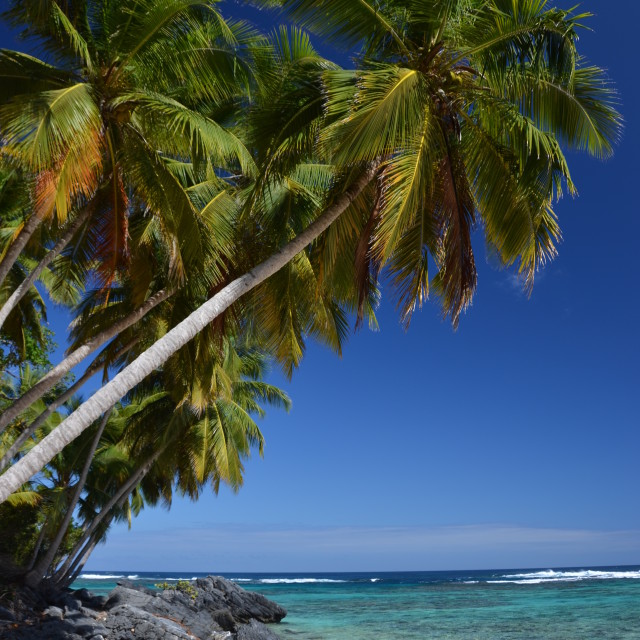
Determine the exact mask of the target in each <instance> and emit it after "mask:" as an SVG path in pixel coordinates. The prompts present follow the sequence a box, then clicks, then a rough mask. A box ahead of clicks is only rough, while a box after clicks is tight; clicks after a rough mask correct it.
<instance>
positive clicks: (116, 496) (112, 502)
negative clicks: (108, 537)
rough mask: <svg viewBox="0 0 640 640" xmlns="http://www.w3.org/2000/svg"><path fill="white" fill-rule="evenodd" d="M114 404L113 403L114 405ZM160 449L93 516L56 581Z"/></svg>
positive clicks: (143, 472) (128, 491) (142, 474)
mask: <svg viewBox="0 0 640 640" xmlns="http://www.w3.org/2000/svg"><path fill="white" fill-rule="evenodd" d="M114 404H115V403H114ZM162 451H163V450H162V449H160V450H158V451H156V452H155V453H154V454H153V455H152V456H150V457H149V458H147V460H146V461H145V463H144V464H143V465H142V466H141V467H138V470H137V471H135V472H134V473H133V475H132V476H131V477H130V478H129V480H127V481H126V482H125V483H124V484H123V485H122V486H121V487H120V489H118V491H117V492H116V493H115V494H114V495H113V496H112V498H111V500H109V502H107V504H105V505H104V507H102V509H100V512H99V513H98V514H97V515H96V516H95V518H94V519H93V520H92V521H91V524H90V525H89V526H88V527H87V528H86V529H85V531H84V533H83V534H82V536H81V537H80V540H78V542H76V545H75V547H74V548H73V550H72V551H71V553H70V554H69V555H68V556H67V559H66V560H65V561H64V563H63V565H62V566H61V567H60V568H59V569H58V571H56V575H55V576H54V578H55V579H56V580H57V579H58V578H57V576H62V575H64V574H65V573H68V572H69V568H70V567H71V565H72V562H73V559H74V558H76V557H77V556H78V554H79V553H80V552H81V551H82V548H83V546H84V545H85V543H86V542H87V540H89V538H90V537H91V535H92V534H93V532H94V531H95V530H96V529H97V528H98V525H99V524H100V523H101V522H102V521H103V520H104V519H105V518H106V517H107V516H108V515H109V512H110V511H111V509H113V507H115V506H116V505H117V504H118V503H119V502H120V501H121V500H124V499H125V498H126V497H127V496H128V495H129V494H130V493H131V491H133V489H134V487H135V486H136V485H137V484H138V483H139V482H140V481H141V480H142V479H143V478H144V477H145V476H146V475H147V473H149V469H151V466H152V465H153V463H154V462H155V461H156V459H157V458H158V457H159V456H160V454H161V453H162Z"/></svg>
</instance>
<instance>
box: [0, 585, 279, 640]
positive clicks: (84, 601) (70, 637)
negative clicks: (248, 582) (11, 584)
mask: <svg viewBox="0 0 640 640" xmlns="http://www.w3.org/2000/svg"><path fill="white" fill-rule="evenodd" d="M6 604H9V606H3V607H0V638H2V639H3V640H141V639H142V640H278V636H277V635H276V634H275V633H274V632H273V631H272V630H271V629H270V628H269V627H267V626H266V625H267V624H271V623H276V622H280V621H281V620H282V619H283V618H284V617H285V616H286V615H287V612H286V611H285V610H284V609H283V608H282V607H280V606H279V605H277V604H276V603H275V602H272V601H271V600H268V599H267V598H265V597H264V596H262V595H260V594H258V593H253V592H251V591H245V590H244V589H242V588H240V587H239V586H238V585H237V584H235V583H233V582H231V581H229V580H226V579H225V578H221V577H218V576H209V577H207V578H199V579H198V580H195V581H193V582H190V583H188V584H184V585H180V588H168V589H164V590H154V589H149V588H147V587H142V586H138V585H136V584H134V583H132V582H129V581H125V580H122V581H120V582H118V586H117V587H116V588H115V589H114V590H113V591H112V592H111V593H110V594H109V595H108V596H95V595H93V594H92V593H91V592H89V591H87V590H86V589H81V590H79V591H71V590H68V591H65V592H64V593H57V594H50V595H49V596H47V597H44V596H43V595H41V594H39V593H36V592H33V591H30V590H27V589H21V590H19V591H17V592H15V593H14V595H13V600H12V602H11V603H8V602H7V601H6V598H5V605H6Z"/></svg>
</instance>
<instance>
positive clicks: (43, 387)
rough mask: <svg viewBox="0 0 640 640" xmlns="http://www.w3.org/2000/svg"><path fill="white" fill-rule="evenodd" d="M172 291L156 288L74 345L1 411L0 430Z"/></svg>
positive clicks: (0, 431)
mask: <svg viewBox="0 0 640 640" xmlns="http://www.w3.org/2000/svg"><path fill="white" fill-rule="evenodd" d="M174 292H175V289H163V290H162V291H159V292H158V293H156V294H155V295H153V296H151V297H150V298H149V299H148V300H147V301H146V302H145V303H144V304H143V305H141V306H140V307H138V308H137V309H136V310H135V311H133V312H132V313H130V314H129V315H128V316H127V317H126V318H123V319H122V320H120V321H119V322H116V323H115V324H113V325H112V326H111V327H109V328H108V329H105V330H104V331H102V332H101V333H99V334H98V335H97V336H95V338H92V339H91V340H89V341H88V342H85V344H83V345H82V346H81V347H78V348H77V349H76V350H75V351H73V352H72V353H70V354H69V355H68V356H67V357H66V358H65V359H64V360H63V361H62V362H61V363H60V364H58V365H56V366H55V367H54V368H53V369H51V371H49V372H48V373H47V374H46V375H45V376H44V377H43V378H41V379H40V380H39V381H38V382H36V384H34V385H33V387H31V389H29V391H27V392H26V393H25V394H24V395H23V396H21V397H20V398H18V400H16V401H15V402H14V403H13V404H12V405H10V406H9V407H7V408H6V409H5V411H4V413H3V414H2V415H1V416H0V433H2V432H3V431H4V430H5V429H6V428H7V426H8V425H9V424H10V423H11V421H12V420H13V419H14V418H16V417H18V415H20V413H22V412H23V411H24V410H25V409H27V408H28V407H30V406H31V405H32V404H33V403H34V402H35V401H36V400H38V399H39V398H41V397H42V396H43V395H44V394H45V393H46V392H47V391H49V390H50V389H51V388H52V387H53V386H54V385H55V384H56V383H57V382H58V381H59V380H60V379H61V378H62V377H64V376H65V375H66V374H67V373H69V371H71V369H73V367H75V366H76V365H77V364H79V363H80V362H82V360H84V359H85V358H86V357H87V356H88V355H89V354H91V353H93V352H94V351H95V350H96V349H98V348H99V347H101V346H102V345H103V344H105V343H106V342H108V341H109V340H111V338H114V337H115V336H117V335H118V334H119V333H121V332H122V331H124V330H125V329H128V328H129V327H130V326H132V325H134V324H135V323H136V322H138V321H139V320H141V319H142V318H143V317H144V316H145V315H146V314H147V313H149V311H151V310H152V309H153V308H154V307H156V306H158V305H159V304H160V303H161V302H164V301H165V300H166V299H167V298H169V297H170V296H171V295H173V293H174ZM114 404H115V403H114ZM109 406H111V405H109ZM101 413H102V412H101ZM98 415H100V414H98ZM96 417H97V416H96ZM94 419H95V418H94Z"/></svg>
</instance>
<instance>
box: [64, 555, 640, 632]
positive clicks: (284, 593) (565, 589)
mask: <svg viewBox="0 0 640 640" xmlns="http://www.w3.org/2000/svg"><path fill="white" fill-rule="evenodd" d="M206 575H208V573H192V572H183V573H168V572H157V573H149V572H134V571H112V572H87V573H83V574H81V575H80V577H79V578H78V579H77V580H76V582H75V583H74V584H73V588H87V589H89V590H91V591H93V592H94V593H100V594H103V593H107V592H108V591H110V590H111V589H113V588H114V587H115V586H116V583H117V581H118V580H122V579H127V580H131V581H133V582H135V583H136V584H141V585H146V586H149V587H154V585H156V584H158V583H162V582H175V581H178V580H189V581H192V580H195V579H197V578H198V577H204V576H206ZM219 575H224V577H226V578H229V579H231V580H233V581H235V582H237V583H238V584H239V585H241V586H242V587H243V588H245V589H248V590H251V591H257V592H259V593H262V594H264V595H265V596H267V597H268V598H270V599H272V600H275V601H276V602H277V603H278V604H280V605H282V606H283V607H285V608H286V609H287V611H288V615H287V617H286V618H285V619H284V620H283V621H282V622H281V623H280V624H278V625H275V626H274V631H275V632H276V633H277V634H278V635H279V636H280V637H281V638H282V639H283V640H289V639H290V640H294V639H295V640H444V639H447V640H516V639H517V640H592V639H593V640H595V639H597V640H640V566H620V567H580V568H566V567H565V568H558V567H555V568H538V569H508V570H504V569H501V570H483V571H416V572H398V573H389V572H371V573H296V574H292V573H268V574H267V573H260V574H257V573H225V574H219Z"/></svg>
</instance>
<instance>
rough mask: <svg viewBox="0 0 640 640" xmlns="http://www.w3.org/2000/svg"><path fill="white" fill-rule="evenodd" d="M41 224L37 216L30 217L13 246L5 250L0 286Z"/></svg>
mask: <svg viewBox="0 0 640 640" xmlns="http://www.w3.org/2000/svg"><path fill="white" fill-rule="evenodd" d="M41 223H42V218H41V217H40V216H38V215H35V214H34V215H32V216H31V217H30V218H29V219H28V220H27V221H26V222H25V223H24V227H22V231H21V232H20V233H19V234H18V237H17V238H16V239H15V240H14V241H13V244H11V246H10V247H9V248H8V249H7V253H5V256H4V258H3V259H2V262H0V286H2V283H3V282H4V280H5V278H6V277H7V274H8V273H9V271H11V267H13V265H14V264H15V263H16V260H17V259H18V258H19V257H20V254H21V253H22V250H23V249H24V248H25V247H26V246H27V242H29V240H30V239H31V236H32V235H33V234H34V233H35V230H36V229H37V228H38V227H39V226H40V224H41Z"/></svg>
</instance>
